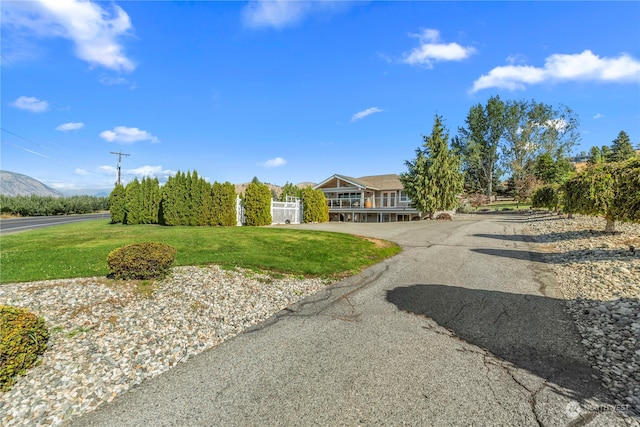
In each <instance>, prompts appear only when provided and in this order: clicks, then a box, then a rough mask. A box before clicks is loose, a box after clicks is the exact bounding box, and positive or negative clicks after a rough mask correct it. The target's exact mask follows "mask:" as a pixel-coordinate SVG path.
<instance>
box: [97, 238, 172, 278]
mask: <svg viewBox="0 0 640 427" xmlns="http://www.w3.org/2000/svg"><path fill="white" fill-rule="evenodd" d="M176 252H177V251H176V249H175V248H173V247H171V246H169V245H165V244H164V243H156V242H144V243H133V244H131V245H127V246H123V247H121V248H117V249H114V250H113V251H111V252H110V253H109V255H108V256H107V265H108V267H109V274H110V275H111V276H112V277H113V278H115V279H125V280H126V279H141V280H142V279H159V278H162V277H164V276H166V275H167V274H168V273H169V269H170V268H171V265H172V264H173V262H174V261H175V259H176Z"/></svg>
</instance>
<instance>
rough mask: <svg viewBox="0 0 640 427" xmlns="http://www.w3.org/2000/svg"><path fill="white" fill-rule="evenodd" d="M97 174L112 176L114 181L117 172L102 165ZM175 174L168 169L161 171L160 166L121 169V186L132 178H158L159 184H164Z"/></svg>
mask: <svg viewBox="0 0 640 427" xmlns="http://www.w3.org/2000/svg"><path fill="white" fill-rule="evenodd" d="M97 172H98V173H99V174H101V175H108V176H112V177H113V179H114V180H115V179H116V173H117V170H116V168H115V167H114V166H109V165H102V166H100V167H98V169H97ZM175 174H176V172H175V171H172V170H170V169H163V168H162V166H148V165H147V166H140V167H138V168H134V169H123V170H122V177H121V180H122V182H123V184H125V183H126V182H128V181H131V180H133V179H134V178H138V179H142V178H145V177H148V178H158V180H159V181H160V182H165V181H166V180H167V179H168V178H169V177H171V176H174V175H175Z"/></svg>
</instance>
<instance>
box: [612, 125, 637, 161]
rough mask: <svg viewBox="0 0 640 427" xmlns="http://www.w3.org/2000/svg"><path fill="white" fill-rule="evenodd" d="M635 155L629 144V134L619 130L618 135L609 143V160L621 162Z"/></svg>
mask: <svg viewBox="0 0 640 427" xmlns="http://www.w3.org/2000/svg"><path fill="white" fill-rule="evenodd" d="M635 156H636V152H635V150H634V149H633V146H632V145H631V140H630V139H629V135H627V133H626V132H625V131H623V130H621V131H620V133H619V134H618V137H617V138H616V139H614V140H613V144H612V145H611V155H610V156H609V161H611V162H623V161H625V160H628V159H631V158H633V157H635Z"/></svg>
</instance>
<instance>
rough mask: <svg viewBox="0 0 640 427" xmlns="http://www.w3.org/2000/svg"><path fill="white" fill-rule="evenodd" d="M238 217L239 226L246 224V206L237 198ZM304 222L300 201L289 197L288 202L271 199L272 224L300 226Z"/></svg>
mask: <svg viewBox="0 0 640 427" xmlns="http://www.w3.org/2000/svg"><path fill="white" fill-rule="evenodd" d="M236 217H237V218H238V225H244V224H245V217H244V204H243V203H242V200H240V197H239V196H238V197H237V198H236ZM301 222H302V203H301V202H300V199H298V198H295V197H289V196H287V201H286V202H278V201H274V200H273V199H271V224H300V223H301Z"/></svg>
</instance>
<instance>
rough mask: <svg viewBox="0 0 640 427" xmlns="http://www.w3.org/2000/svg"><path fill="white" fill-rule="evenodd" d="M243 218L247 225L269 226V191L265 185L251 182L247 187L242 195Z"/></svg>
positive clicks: (270, 219) (270, 220) (270, 218)
mask: <svg viewBox="0 0 640 427" xmlns="http://www.w3.org/2000/svg"><path fill="white" fill-rule="evenodd" d="M254 180H257V178H254ZM244 216H245V222H246V224H247V225H253V226H261V225H271V222H272V217H271V190H269V187H268V186H267V185H265V184H260V183H259V182H251V184H249V185H248V186H247V189H246V191H245V194H244Z"/></svg>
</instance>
